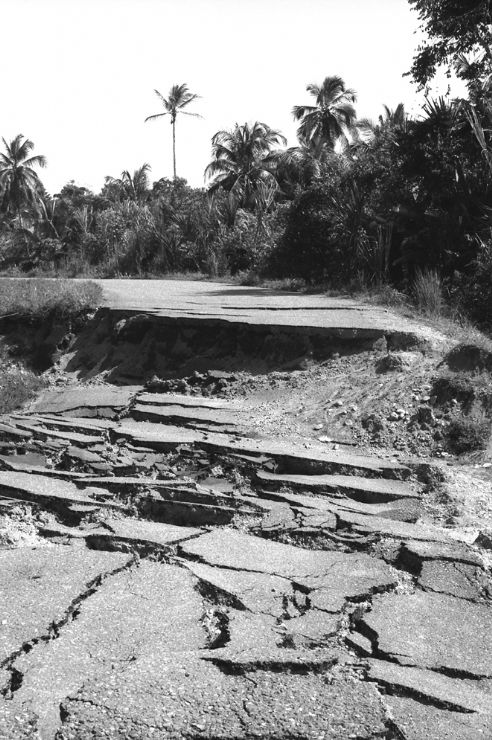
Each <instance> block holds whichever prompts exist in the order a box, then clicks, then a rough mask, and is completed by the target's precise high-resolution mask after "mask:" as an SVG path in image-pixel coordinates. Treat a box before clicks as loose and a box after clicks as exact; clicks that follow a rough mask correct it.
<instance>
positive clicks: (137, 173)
mask: <svg viewBox="0 0 492 740" xmlns="http://www.w3.org/2000/svg"><path fill="white" fill-rule="evenodd" d="M150 169H151V167H150V164H147V162H146V163H145V164H143V165H142V166H141V167H138V169H136V170H134V172H133V175H131V174H130V172H129V170H124V171H123V172H122V173H121V177H120V178H113V177H107V178H106V183H105V185H104V187H105V188H106V190H107V191H108V192H109V193H111V194H112V196H113V198H114V199H116V200H133V201H136V202H142V201H143V200H145V198H146V197H147V195H148V193H149V176H148V173H149V172H150Z"/></svg>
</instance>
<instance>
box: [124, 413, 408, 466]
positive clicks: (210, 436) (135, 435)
mask: <svg viewBox="0 0 492 740" xmlns="http://www.w3.org/2000/svg"><path fill="white" fill-rule="evenodd" d="M112 434H113V436H114V437H115V439H118V438H121V439H126V440H129V441H131V443H133V444H134V445H136V446H144V447H151V448H152V449H156V450H174V449H176V448H178V447H179V446H180V445H189V446H191V447H196V448H197V449H202V450H204V451H206V452H208V451H210V452H214V453H219V454H223V455H227V454H240V455H243V454H246V455H248V456H256V457H259V458H264V457H267V458H272V459H274V460H276V461H278V462H279V463H281V464H282V466H283V467H284V468H286V469H287V470H288V471H292V472H296V469H297V470H299V469H300V468H301V469H304V470H305V472H306V473H310V472H314V471H315V470H317V471H318V472H334V471H335V470H336V471H343V470H345V469H349V470H350V471H351V472H352V471H353V472H354V473H357V472H360V473H363V474H365V475H367V476H368V477H378V476H381V477H383V478H406V477H408V476H409V475H410V470H409V468H408V467H407V466H405V465H401V464H400V463H397V462H389V461H388V460H383V459H380V458H376V457H367V456H363V455H355V454H351V453H346V452H343V451H337V450H333V451H327V450H318V449H314V448H313V449H311V448H310V449H305V450H300V449H299V447H295V446H294V445H292V444H291V443H286V442H284V441H275V440H263V439H247V438H244V437H243V438H240V437H238V438H234V436H232V435H230V434H229V435H228V434H221V433H220V432H204V431H200V430H196V429H191V428H183V427H174V426H172V425H162V424H154V423H152V422H145V421H131V420H127V419H125V420H123V421H122V422H120V423H119V425H118V426H116V427H115V428H114V429H113V430H112Z"/></svg>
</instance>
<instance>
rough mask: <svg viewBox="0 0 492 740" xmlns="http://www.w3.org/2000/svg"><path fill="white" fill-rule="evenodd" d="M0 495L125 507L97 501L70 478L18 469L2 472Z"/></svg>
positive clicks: (31, 499) (23, 499)
mask: <svg viewBox="0 0 492 740" xmlns="http://www.w3.org/2000/svg"><path fill="white" fill-rule="evenodd" d="M0 496H6V497H12V498H17V499H19V500H21V501H31V502H33V503H47V504H50V503H52V504H54V505H56V504H61V505H62V506H67V505H69V504H96V503H97V504H98V505H99V506H104V507H110V508H115V509H125V506H123V505H122V504H120V503H116V502H111V501H109V502H108V501H104V502H102V501H95V500H94V499H93V498H91V497H90V496H87V495H84V493H83V492H80V491H79V489H78V488H77V487H76V486H75V484H74V483H73V482H71V481H69V480H62V479H60V478H55V477H53V476H51V475H50V476H46V475H35V474H32V473H24V472H17V471H1V472H0Z"/></svg>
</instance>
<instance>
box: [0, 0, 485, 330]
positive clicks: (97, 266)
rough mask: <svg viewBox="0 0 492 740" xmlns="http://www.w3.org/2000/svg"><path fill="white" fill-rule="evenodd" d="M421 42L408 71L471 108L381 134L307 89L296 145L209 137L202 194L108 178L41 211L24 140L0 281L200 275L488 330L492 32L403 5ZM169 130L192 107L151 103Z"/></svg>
mask: <svg viewBox="0 0 492 740" xmlns="http://www.w3.org/2000/svg"><path fill="white" fill-rule="evenodd" d="M410 3H411V5H412V6H414V8H415V10H417V12H418V14H419V18H420V20H421V23H422V28H423V30H425V32H426V34H427V36H426V38H427V41H426V42H425V44H423V45H422V46H421V47H420V49H419V50H418V52H417V55H416V57H415V59H414V64H413V67H412V75H413V78H414V80H415V82H416V83H417V84H418V85H420V86H424V85H425V84H427V83H428V82H429V81H430V80H432V78H433V76H434V74H435V72H436V70H437V68H438V67H439V66H442V65H444V66H445V67H446V68H447V69H449V70H454V71H455V72H456V73H457V74H458V75H459V76H460V77H462V78H463V79H464V80H466V82H467V86H468V95H467V97H466V98H465V99H451V98H450V97H449V96H447V97H439V98H436V99H432V98H429V97H425V95H424V97H423V100H422V111H421V114H420V115H418V116H417V117H415V118H410V117H409V116H408V115H407V114H406V112H405V109H404V106H403V105H402V104H400V105H398V106H397V107H396V108H395V110H391V109H390V108H388V107H387V106H385V107H384V109H383V112H382V114H381V115H380V116H379V120H378V122H377V123H375V122H371V121H368V120H364V119H360V118H358V117H357V113H356V94H355V92H354V91H353V90H351V89H350V88H348V87H346V85H345V82H344V81H343V80H342V79H341V78H340V77H337V76H332V77H326V78H325V79H324V80H323V81H322V82H321V83H320V84H310V85H308V86H307V96H306V97H307V100H306V101H305V102H304V103H303V104H300V105H296V106H295V107H294V108H293V115H294V117H295V119H296V120H298V121H299V129H298V139H299V142H298V145H297V146H294V147H290V148H286V141H285V139H284V137H283V136H282V134H281V133H280V132H278V131H275V130H274V129H272V128H270V127H269V126H268V125H267V124H266V123H263V122H259V121H256V122H253V123H245V124H241V125H240V124H236V125H235V126H234V127H233V128H231V129H228V130H227V129H226V130H223V131H219V132H217V134H215V136H214V137H213V139H212V151H211V161H210V164H209V165H208V167H207V169H206V175H207V177H208V187H207V188H206V189H198V188H191V187H189V186H188V185H187V183H186V182H185V181H184V180H182V179H179V178H177V177H176V176H175V177H174V178H173V180H168V179H166V178H161V179H160V180H157V181H156V182H154V183H153V184H151V180H150V174H151V173H150V167H149V165H148V164H143V165H142V166H141V167H139V168H137V169H136V170H135V171H133V173H131V172H130V170H124V171H123V172H122V173H121V176H120V177H107V178H106V182H105V184H104V186H103V188H102V190H101V192H100V193H98V194H94V193H92V192H90V191H88V190H87V189H85V188H82V187H79V186H77V185H76V184H75V183H74V182H71V183H68V184H67V185H65V187H64V188H62V190H61V192H60V193H59V194H58V195H56V196H54V197H51V196H49V195H48V194H47V193H46V192H45V191H44V188H43V187H42V184H41V181H40V180H39V178H38V175H37V174H36V172H35V168H36V166H37V165H40V166H43V165H44V164H45V160H44V158H43V157H39V156H37V157H33V156H32V154H31V150H32V142H30V141H28V140H25V141H24V137H17V138H16V139H15V140H14V141H13V142H11V143H10V144H7V142H4V147H5V151H4V153H3V154H2V155H0V219H1V228H0V261H1V265H2V267H3V269H4V270H17V271H20V272H33V271H34V272H36V273H43V272H45V273H46V274H61V275H91V274H93V275H100V276H112V275H144V274H167V273H173V272H174V273H175V272H201V273H206V274H207V275H210V276H219V275H228V274H232V275H236V274H240V275H241V276H243V278H244V279H247V280H249V281H251V280H258V279H261V278H262V277H265V276H271V277H288V278H302V279H303V280H304V281H306V282H307V283H311V284H321V283H323V284H327V285H331V286H333V287H338V288H339V287H347V286H349V287H350V286H352V287H359V288H361V287H365V288H367V287H371V286H378V287H381V286H390V288H391V289H392V290H393V289H396V290H397V291H398V292H399V294H401V292H404V293H406V294H407V295H408V296H409V297H413V299H414V300H415V302H416V303H417V304H418V305H422V307H424V306H425V307H426V308H425V310H426V311H427V312H429V313H435V312H436V311H437V310H439V307H440V306H441V305H442V302H443V298H444V299H445V300H447V301H448V303H451V304H453V305H454V306H455V307H456V308H457V309H458V310H459V311H461V312H462V313H466V314H468V315H469V316H470V317H471V318H472V319H473V320H474V321H475V322H476V323H478V324H480V325H481V326H482V327H488V328H490V327H492V141H491V136H492V57H491V52H490V48H491V44H490V42H491V41H492V34H491V30H492V26H491V23H490V2H484V1H482V2H478V1H477V0H467V2H463V0H460V2H457V1H456V0H410ZM157 94H158V96H159V99H160V100H161V103H162V105H163V108H164V110H163V113H160V114H156V116H151V117H150V118H157V117H161V116H166V115H167V116H169V120H170V122H171V123H172V124H173V132H174V126H175V122H176V117H177V115H178V113H182V114H189V112H188V111H186V110H184V108H186V107H187V106H188V105H189V104H190V103H192V102H194V100H195V99H196V97H197V96H196V95H195V94H193V93H190V92H189V91H188V88H187V86H186V85H178V86H176V85H175V86H174V87H173V88H171V91H170V93H169V95H168V98H164V97H163V96H162V95H160V93H157Z"/></svg>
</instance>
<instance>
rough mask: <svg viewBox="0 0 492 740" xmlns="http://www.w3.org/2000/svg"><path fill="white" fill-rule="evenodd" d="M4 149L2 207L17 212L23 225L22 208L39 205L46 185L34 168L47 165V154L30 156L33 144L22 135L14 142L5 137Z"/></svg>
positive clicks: (0, 172) (0, 183) (0, 156)
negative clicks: (45, 155)
mask: <svg viewBox="0 0 492 740" xmlns="http://www.w3.org/2000/svg"><path fill="white" fill-rule="evenodd" d="M2 141H3V144H4V147H5V151H4V152H0V210H1V211H3V212H4V213H6V214H7V215H9V214H15V216H16V217H17V219H18V221H19V225H20V227H21V228H23V223H22V209H23V208H30V209H33V208H36V209H37V207H38V205H39V203H40V201H41V200H42V197H43V192H44V188H43V185H42V183H41V180H40V179H39V177H38V175H37V173H36V172H35V171H34V169H33V168H34V167H46V157H44V156H42V155H40V154H36V155H34V156H30V155H31V152H32V150H33V148H34V144H33V143H32V141H30V140H29V139H26V138H25V137H24V136H23V135H22V134H18V136H16V137H15V139H13V140H12V141H11V142H7V141H5V139H2Z"/></svg>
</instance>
